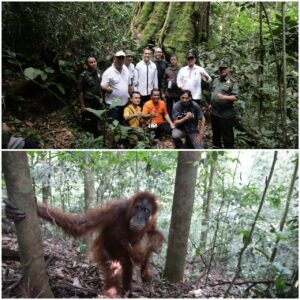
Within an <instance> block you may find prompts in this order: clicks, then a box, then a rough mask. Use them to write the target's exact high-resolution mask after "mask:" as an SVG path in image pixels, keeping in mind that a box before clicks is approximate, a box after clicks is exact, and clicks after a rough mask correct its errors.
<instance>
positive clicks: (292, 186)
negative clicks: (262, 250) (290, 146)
mask: <svg viewBox="0 0 300 300" xmlns="http://www.w3.org/2000/svg"><path fill="white" fill-rule="evenodd" d="M298 164H299V161H298V154H296V162H295V168H294V173H293V177H292V181H291V184H290V187H289V191H288V195H287V199H286V204H285V209H284V212H283V215H282V218H281V221H280V225H279V231H280V232H282V231H283V227H284V224H285V222H286V218H287V215H288V212H289V208H290V203H291V198H292V195H293V190H294V187H295V182H296V180H297V176H298ZM279 241H280V239H278V238H277V239H276V242H275V245H274V248H273V251H272V254H271V257H270V262H273V261H274V259H275V257H276V254H277V247H278V244H279Z"/></svg>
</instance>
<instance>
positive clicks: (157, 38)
mask: <svg viewBox="0 0 300 300" xmlns="http://www.w3.org/2000/svg"><path fill="white" fill-rule="evenodd" d="M209 13H210V3H209V2H143V3H141V2H138V3H137V4H136V15H135V17H134V19H133V20H132V23H131V34H132V38H134V39H135V40H137V42H138V43H139V46H140V48H144V47H147V46H150V47H151V46H159V47H161V48H163V50H164V52H165V53H166V55H167V56H169V55H171V54H172V53H174V52H175V53H176V54H177V55H178V59H179V62H180V63H181V64H184V63H185V54H186V52H187V51H188V50H189V49H191V48H195V47H197V46H198V45H199V44H201V42H203V41H207V39H208V27H209Z"/></svg>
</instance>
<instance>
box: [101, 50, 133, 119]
mask: <svg viewBox="0 0 300 300" xmlns="http://www.w3.org/2000/svg"><path fill="white" fill-rule="evenodd" d="M125 56H126V54H125V53H124V52H123V51H118V52H117V53H116V54H115V56H114V62H113V64H112V66H111V67H109V68H108V69H107V70H105V72H104V73H103V76H102V81H101V88H102V89H103V90H104V91H105V103H106V104H107V105H111V104H112V102H113V100H115V99H118V100H120V101H121V105H120V106H116V107H114V108H112V109H110V110H109V112H108V118H109V120H111V121H113V120H118V121H119V123H121V122H122V121H123V111H124V107H125V106H126V104H127V102H128V98H129V92H130V89H131V82H130V74H129V71H128V69H127V68H126V66H125V65H124V61H125Z"/></svg>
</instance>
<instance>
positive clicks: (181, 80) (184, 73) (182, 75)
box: [177, 65, 211, 100]
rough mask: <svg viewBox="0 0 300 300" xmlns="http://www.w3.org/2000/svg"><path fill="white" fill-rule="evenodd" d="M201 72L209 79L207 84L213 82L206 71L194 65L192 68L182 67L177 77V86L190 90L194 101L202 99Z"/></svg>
mask: <svg viewBox="0 0 300 300" xmlns="http://www.w3.org/2000/svg"><path fill="white" fill-rule="evenodd" d="M200 72H202V73H204V74H205V75H206V76H207V77H208V80H207V82H211V77H210V76H209V75H208V73H207V72H206V71H205V69H204V68H202V67H200V66H197V65H194V66H193V67H192V68H190V67H189V66H186V67H182V68H181V69H180V70H179V73H178V76H177V86H178V87H179V88H181V89H184V90H189V91H190V92H191V93H192V96H193V99H194V100H200V99H201V94H202V91H201V80H202V77H201V75H200Z"/></svg>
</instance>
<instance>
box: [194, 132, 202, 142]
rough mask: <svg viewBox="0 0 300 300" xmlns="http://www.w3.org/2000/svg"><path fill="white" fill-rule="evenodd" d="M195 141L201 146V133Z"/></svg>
mask: <svg viewBox="0 0 300 300" xmlns="http://www.w3.org/2000/svg"><path fill="white" fill-rule="evenodd" d="M194 141H195V143H196V144H200V143H201V141H202V136H201V134H200V133H199V134H198V135H197V136H196V137H195V139H194Z"/></svg>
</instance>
